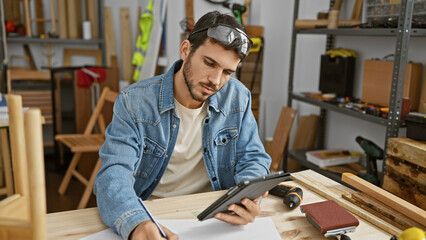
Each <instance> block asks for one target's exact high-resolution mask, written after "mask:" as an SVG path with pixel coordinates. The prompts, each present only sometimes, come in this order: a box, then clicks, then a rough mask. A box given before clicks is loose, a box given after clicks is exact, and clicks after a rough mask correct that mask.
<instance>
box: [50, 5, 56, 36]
mask: <svg viewBox="0 0 426 240" xmlns="http://www.w3.org/2000/svg"><path fill="white" fill-rule="evenodd" d="M50 18H51V23H52V33H53V34H54V35H56V15H55V4H54V0H50Z"/></svg>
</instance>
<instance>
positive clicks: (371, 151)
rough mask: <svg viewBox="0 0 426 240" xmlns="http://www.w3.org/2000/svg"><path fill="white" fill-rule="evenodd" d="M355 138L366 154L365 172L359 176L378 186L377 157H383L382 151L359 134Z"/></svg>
mask: <svg viewBox="0 0 426 240" xmlns="http://www.w3.org/2000/svg"><path fill="white" fill-rule="evenodd" d="M355 140H356V142H357V143H358V144H359V145H360V146H361V148H362V149H363V150H364V152H365V154H366V156H367V159H366V160H367V173H365V174H363V175H361V176H360V177H362V178H363V179H365V180H367V181H369V182H370V183H372V184H374V185H376V186H378V185H379V178H378V177H377V159H383V154H384V151H383V149H381V148H380V147H379V146H377V145H376V144H375V143H374V142H372V141H370V140H367V139H365V138H363V137H361V136H358V137H356V139H355Z"/></svg>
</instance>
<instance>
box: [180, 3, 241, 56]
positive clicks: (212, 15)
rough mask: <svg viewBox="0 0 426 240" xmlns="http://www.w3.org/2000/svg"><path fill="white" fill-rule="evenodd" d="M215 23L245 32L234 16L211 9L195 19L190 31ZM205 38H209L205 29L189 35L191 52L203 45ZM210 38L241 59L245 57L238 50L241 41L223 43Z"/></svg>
mask: <svg viewBox="0 0 426 240" xmlns="http://www.w3.org/2000/svg"><path fill="white" fill-rule="evenodd" d="M217 23H222V24H226V25H229V26H232V27H235V28H238V29H240V30H241V31H243V32H244V33H245V32H246V30H245V28H244V26H243V25H242V24H241V23H240V22H239V21H238V20H237V19H236V18H235V17H233V16H230V15H228V14H223V13H220V12H218V11H212V12H208V13H206V14H204V16H202V17H201V18H200V19H199V20H198V21H197V23H196V24H195V26H194V29H193V30H192V32H195V31H197V30H199V29H202V28H206V27H209V26H213V25H214V24H217ZM207 38H209V37H208V36H207V31H201V32H198V33H196V34H194V35H189V37H188V40H189V42H190V43H191V53H194V52H195V50H197V48H198V47H200V46H201V45H203V43H204V42H205V41H206V39H207ZM210 40H211V41H212V42H213V43H217V44H219V45H221V46H222V47H224V48H225V49H226V50H233V51H234V52H235V53H236V54H237V55H238V57H239V58H240V59H241V60H243V59H244V58H245V56H244V55H242V54H241V52H240V44H241V43H240V42H239V41H234V42H232V43H231V44H224V43H222V42H219V41H217V40H216V39H213V38H210Z"/></svg>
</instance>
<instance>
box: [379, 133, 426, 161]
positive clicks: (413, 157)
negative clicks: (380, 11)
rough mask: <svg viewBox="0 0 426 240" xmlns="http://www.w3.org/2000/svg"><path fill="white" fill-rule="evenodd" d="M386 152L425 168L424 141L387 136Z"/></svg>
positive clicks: (425, 150)
mask: <svg viewBox="0 0 426 240" xmlns="http://www.w3.org/2000/svg"><path fill="white" fill-rule="evenodd" d="M386 153H387V154H388V155H390V156H393V157H396V158H399V159H403V160H405V161H409V162H410V163H413V164H415V165H418V166H420V167H422V168H426V143H425V142H419V141H415V140H412V139H410V138H389V140H388V145H387V149H386Z"/></svg>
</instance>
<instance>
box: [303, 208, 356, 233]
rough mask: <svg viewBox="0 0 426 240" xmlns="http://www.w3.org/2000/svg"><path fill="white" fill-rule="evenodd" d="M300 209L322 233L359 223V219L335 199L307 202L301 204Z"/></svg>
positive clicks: (354, 225)
mask: <svg viewBox="0 0 426 240" xmlns="http://www.w3.org/2000/svg"><path fill="white" fill-rule="evenodd" d="M300 209H301V210H302V212H304V213H306V217H307V218H308V220H309V221H310V222H311V223H312V224H313V225H314V226H315V227H316V228H318V229H319V230H320V231H321V234H325V233H326V232H327V231H329V230H335V229H341V228H346V227H356V226H358V225H359V221H358V219H356V218H355V217H354V216H353V215H352V214H351V213H349V212H348V211H347V210H346V209H344V208H343V207H342V206H340V205H339V204H337V203H336V202H335V201H333V200H329V201H323V202H316V203H311V204H305V205H302V206H300Z"/></svg>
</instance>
